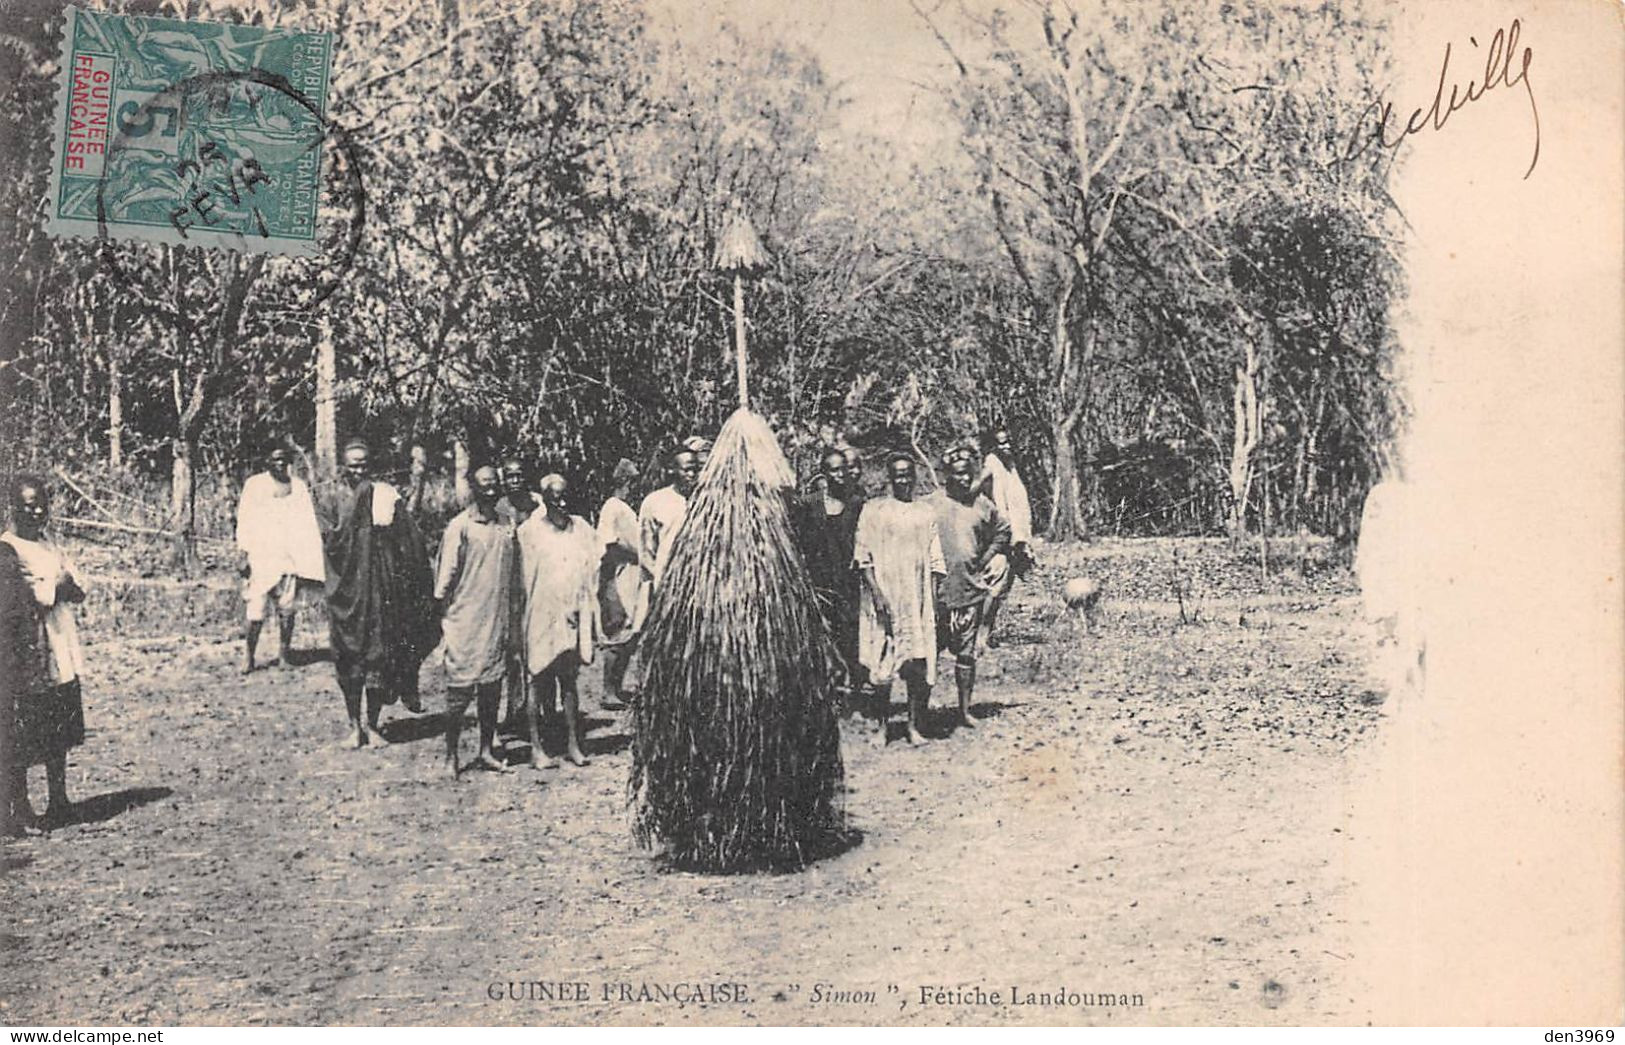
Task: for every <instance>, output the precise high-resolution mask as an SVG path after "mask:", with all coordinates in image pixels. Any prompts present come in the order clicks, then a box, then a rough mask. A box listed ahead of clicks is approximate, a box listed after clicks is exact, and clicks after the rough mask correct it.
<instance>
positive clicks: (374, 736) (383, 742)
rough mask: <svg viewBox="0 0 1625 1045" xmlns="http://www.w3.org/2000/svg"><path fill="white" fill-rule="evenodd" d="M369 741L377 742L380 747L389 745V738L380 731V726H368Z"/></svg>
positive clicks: (371, 743)
mask: <svg viewBox="0 0 1625 1045" xmlns="http://www.w3.org/2000/svg"><path fill="white" fill-rule="evenodd" d="M367 743H368V744H369V745H373V744H376V745H377V746H379V747H388V746H389V738H388V737H386V736H384V735H383V734H382V733H380V732H378V727H377V726H368V727H367Z"/></svg>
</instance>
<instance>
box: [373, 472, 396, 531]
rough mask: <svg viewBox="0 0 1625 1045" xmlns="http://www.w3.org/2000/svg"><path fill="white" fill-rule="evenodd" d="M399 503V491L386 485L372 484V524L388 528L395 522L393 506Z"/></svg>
mask: <svg viewBox="0 0 1625 1045" xmlns="http://www.w3.org/2000/svg"><path fill="white" fill-rule="evenodd" d="M400 503H401V494H400V491H399V490H397V489H395V488H394V487H393V486H391V485H389V484H388V483H379V482H375V483H373V484H372V524H373V525H374V526H388V525H389V524H390V523H392V522H394V521H395V506H396V505H398V504H400Z"/></svg>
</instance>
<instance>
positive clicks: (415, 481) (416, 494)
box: [406, 446, 429, 515]
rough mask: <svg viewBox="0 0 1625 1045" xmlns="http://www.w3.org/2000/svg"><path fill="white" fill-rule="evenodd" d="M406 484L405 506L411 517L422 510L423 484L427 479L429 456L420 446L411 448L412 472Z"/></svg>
mask: <svg viewBox="0 0 1625 1045" xmlns="http://www.w3.org/2000/svg"><path fill="white" fill-rule="evenodd" d="M409 476H410V478H409V480H408V482H407V494H406V506H407V508H409V509H410V510H411V512H412V514H413V515H416V514H417V513H418V512H420V511H422V510H423V484H424V481H425V480H426V479H427V478H428V477H429V455H428V453H426V452H425V451H424V449H423V447H421V446H413V447H412V470H411V472H410V473H409Z"/></svg>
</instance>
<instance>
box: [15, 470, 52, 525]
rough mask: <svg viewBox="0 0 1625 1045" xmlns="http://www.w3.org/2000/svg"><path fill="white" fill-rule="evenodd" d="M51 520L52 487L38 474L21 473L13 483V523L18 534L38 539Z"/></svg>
mask: <svg viewBox="0 0 1625 1045" xmlns="http://www.w3.org/2000/svg"><path fill="white" fill-rule="evenodd" d="M50 521H51V488H50V487H49V486H46V485H45V480H44V479H41V478H40V477H39V476H37V475H19V476H18V477H17V478H16V480H14V481H13V482H12V484H11V524H12V526H13V527H14V528H15V529H16V531H17V536H19V537H21V538H22V539H23V540H25V541H37V540H39V538H40V535H41V534H43V533H44V532H45V525H46V524H47V523H49V522H50Z"/></svg>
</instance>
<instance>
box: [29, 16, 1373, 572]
mask: <svg viewBox="0 0 1625 1045" xmlns="http://www.w3.org/2000/svg"><path fill="white" fill-rule="evenodd" d="M111 6H112V7H113V8H114V9H117V10H121V11H127V12H129V13H139V14H155V15H162V16H166V17H177V18H185V19H200V20H218V21H231V22H247V23H251V24H261V25H288V26H294V27H299V28H313V29H329V30H332V31H333V32H334V33H335V38H336V44H335V54H334V59H333V64H332V69H333V83H332V89H331V94H330V99H329V105H328V110H327V114H328V117H329V118H330V120H331V121H332V123H333V125H335V126H336V127H338V128H340V129H342V136H343V139H344V143H345V146H346V148H345V149H344V150H336V149H334V150H328V151H327V152H326V153H325V155H324V163H325V164H326V166H325V169H324V175H325V177H326V179H327V182H328V187H329V190H330V191H329V192H328V195H327V198H326V199H324V204H323V227H324V228H325V229H328V230H329V235H328V238H329V240H330V242H329V244H328V247H329V254H328V261H327V262H325V263H315V264H313V263H312V262H309V261H302V260H298V259H289V258H271V257H265V256H255V255H237V254H232V253H229V252H222V251H211V250H202V249H197V248H180V247H168V246H164V247H159V246H148V245H145V244H116V245H100V244H96V243H93V242H89V241H86V240H73V239H61V238H55V237H52V236H50V235H48V234H47V233H46V232H45V231H44V212H45V201H46V196H47V188H48V172H49V166H50V163H51V149H52V133H51V130H50V128H51V122H52V119H53V106H54V104H55V97H56V77H57V74H58V70H57V55H58V48H59V45H60V34H61V28H62V24H63V14H62V8H61V5H59V4H57V3H50V2H47V3H30V2H24V3H18V4H13V5H12V6H11V8H10V9H9V10H8V11H7V16H6V19H5V31H4V33H3V34H0V95H3V102H0V273H3V274H0V353H3V358H0V423H3V425H4V431H3V432H0V436H3V440H4V445H3V447H0V467H3V468H4V470H5V471H6V472H7V473H8V475H9V474H11V473H13V472H15V471H17V470H19V469H28V470H33V471H43V472H45V473H47V474H51V475H54V476H57V477H60V479H61V481H62V487H61V489H60V493H62V494H64V495H66V496H67V497H68V498H70V500H69V501H68V502H67V503H65V504H64V505H63V506H62V507H59V509H58V513H57V514H58V516H59V517H62V516H66V517H68V518H73V519H80V520H82V529H83V532H85V533H87V534H91V535H96V534H99V535H100V536H102V537H104V538H106V537H108V536H109V534H110V533H111V534H113V535H119V534H126V535H136V536H139V537H145V538H161V539H162V540H163V542H164V543H165V545H166V546H167V547H168V548H169V550H170V551H171V552H172V553H174V557H175V559H177V560H180V561H182V562H185V561H189V560H195V558H196V550H197V547H198V543H199V542H200V541H208V540H210V539H211V538H212V539H214V540H221V539H223V538H226V537H227V536H228V535H229V533H230V525H231V507H232V505H233V504H234V501H235V491H236V489H237V487H238V485H239V484H240V482H241V479H242V478H243V477H244V476H246V475H247V474H248V473H249V472H251V471H253V470H255V468H256V467H257V464H258V460H259V459H260V457H261V456H262V453H263V450H264V449H265V447H266V445H267V443H268V442H269V441H273V440H276V439H279V438H283V437H284V436H288V437H291V438H292V439H293V440H294V441H295V442H296V443H297V444H299V445H300V446H301V447H302V448H304V449H305V450H306V451H308V454H309V462H310V467H311V469H312V470H313V471H315V472H316V473H318V474H321V473H324V472H327V471H329V470H330V469H331V467H332V462H333V459H334V454H335V448H336V446H337V445H338V444H339V442H340V441H342V439H343V438H345V437H348V436H349V435H352V434H359V435H363V436H366V437H368V438H369V439H371V440H372V441H373V442H374V444H375V445H378V446H380V447H383V448H385V451H386V452H385V455H384V456H385V458H386V461H387V465H388V468H389V470H390V471H391V473H392V474H393V475H395V477H396V478H398V479H400V480H402V481H404V482H409V483H416V484H417V485H418V486H419V487H422V486H423V485H425V484H427V485H428V486H430V487H431V488H437V489H439V490H440V491H441V496H440V500H439V503H438V510H439V512H440V514H445V512H447V511H449V510H450V508H451V505H452V503H453V502H452V498H451V497H450V496H449V495H448V493H447V491H449V490H450V489H451V488H452V481H453V479H454V478H455V475H456V473H457V472H458V471H459V470H460V469H462V468H464V467H466V463H467V462H468V461H469V460H476V459H482V458H488V457H490V456H492V455H495V454H499V453H503V452H506V451H509V450H517V451H518V452H520V453H521V454H522V455H523V456H524V457H525V458H526V459H527V460H528V461H529V462H530V463H531V464H532V466H533V467H534V468H536V469H538V470H539V471H538V473H537V474H540V471H544V470H559V471H563V472H566V473H568V474H570V475H572V476H573V477H575V478H576V480H577V484H576V495H577V497H578V498H579V500H580V503H579V505H578V508H579V509H580V510H583V511H584V512H586V513H587V514H591V510H592V509H593V508H594V507H595V506H596V505H597V504H598V503H599V501H600V500H601V498H602V495H603V494H604V493H605V492H606V490H605V487H606V485H607V482H608V475H609V472H610V470H611V469H612V468H613V466H614V464H615V462H616V460H617V459H618V458H620V457H622V456H625V457H629V458H631V459H633V460H636V461H638V462H639V463H640V464H641V465H643V467H644V469H645V476H646V477H651V481H650V482H649V485H650V486H652V485H655V484H654V482H653V481H652V477H653V475H655V474H656V473H655V471H654V469H653V465H654V464H655V462H656V461H657V459H658V455H659V453H660V452H661V450H662V449H664V448H665V447H667V446H669V445H670V443H671V442H672V440H673V439H674V438H677V437H680V436H683V435H687V434H690V433H703V434H712V433H714V432H715V431H716V429H717V428H718V427H719V426H720V424H721V422H722V420H723V419H724V418H725V417H726V416H727V414H728V413H729V412H730V410H731V409H732V408H733V406H734V405H735V399H734V389H733V361H732V354H731V353H732V342H731V337H732V332H733V313H732V295H731V281H732V273H730V272H727V271H722V270H720V269H719V268H718V267H717V265H716V263H715V260H716V254H717V246H718V239H719V236H720V235H721V233H722V230H723V229H724V228H725V227H726V226H727V224H728V221H729V219H730V215H732V214H733V213H735V212H739V213H742V214H743V215H745V216H746V217H747V218H748V219H749V220H750V221H751V222H752V223H753V225H754V227H755V229H756V231H757V233H758V234H759V236H760V238H761V241H762V243H763V245H764V246H765V249H766V252H767V256H768V264H767V265H766V266H765V267H764V268H762V269H760V270H757V271H753V272H750V273H748V274H746V278H745V290H746V293H745V298H746V303H747V304H746V312H747V318H748V328H749V343H750V360H751V387H752V402H753V406H754V407H755V408H756V409H757V410H758V411H759V412H761V413H762V414H764V415H765V416H768V417H769V419H770V420H771V421H772V423H773V424H774V425H775V427H776V428H777V430H778V431H779V432H780V433H781V436H782V437H783V440H784V443H785V446H786V449H787V450H788V451H790V452H791V455H792V459H793V460H794V461H795V462H796V463H797V465H798V466H800V467H801V469H802V474H803V475H807V476H809V477H810V473H811V464H812V462H813V460H814V458H815V455H816V451H817V448H818V447H819V446H821V445H823V444H827V443H838V444H842V445H852V446H855V447H856V448H857V449H858V450H859V452H860V454H861V455H862V456H863V457H864V459H865V460H866V461H876V460H878V458H879V457H880V456H881V454H882V452H883V451H885V450H890V449H893V448H903V449H912V450H914V451H915V452H916V453H918V454H919V455H920V457H921V458H922V459H923V460H925V461H927V462H934V461H936V460H937V459H938V457H939V455H940V453H941V451H942V450H943V449H944V448H945V447H946V446H947V445H949V444H950V443H952V442H955V441H959V440H964V439H974V438H975V437H976V435H977V434H978V433H979V432H980V431H982V430H983V429H986V428H988V427H990V426H993V425H998V426H1005V427H1008V429H1009V430H1010V432H1011V434H1012V436H1013V438H1014V441H1015V444H1016V446H1017V448H1018V457H1019V464H1020V466H1021V469H1022V471H1023V474H1024V475H1025V476H1026V478H1027V482H1028V485H1029V488H1030V489H1031V490H1032V492H1033V495H1034V502H1035V517H1036V519H1037V522H1038V524H1039V529H1040V530H1041V531H1043V532H1044V533H1046V534H1047V536H1048V537H1049V538H1050V539H1053V540H1065V539H1071V538H1078V537H1086V536H1089V535H1093V534H1097V533H1114V534H1193V533H1194V534H1206V533H1224V532H1228V533H1230V534H1232V535H1233V536H1240V535H1243V534H1246V533H1259V532H1263V533H1266V534H1269V533H1283V532H1285V533H1305V532H1308V533H1317V534H1325V535H1332V536H1337V537H1345V536H1349V535H1351V533H1352V531H1353V529H1354V528H1355V526H1356V523H1357V518H1358V513H1359V509H1360V506H1361V504H1362V502H1363V499H1364V494H1365V491H1366V490H1367V489H1368V488H1369V487H1370V485H1371V484H1372V483H1373V482H1375V481H1376V479H1377V478H1378V477H1380V475H1381V474H1382V473H1383V472H1384V470H1385V469H1387V468H1388V467H1390V465H1391V462H1390V460H1389V450H1388V448H1389V447H1390V446H1391V445H1392V441H1393V437H1394V435H1395V430H1396V428H1397V427H1398V425H1399V424H1400V423H1401V420H1402V416H1403V406H1402V404H1401V403H1400V402H1399V400H1398V398H1397V391H1396V388H1397V385H1396V381H1395V375H1394V373H1393V367H1394V360H1395V358H1396V355H1397V345H1396V342H1395V337H1394V332H1393V325H1392V320H1391V312H1392V310H1393V308H1394V307H1395V303H1396V301H1397V300H1398V299H1399V297H1400V295H1401V294H1402V292H1403V285H1402V278H1401V263H1400V253H1399V245H1400V241H1401V232H1402V230H1403V228H1404V219H1403V216H1402V215H1400V214H1399V213H1398V210H1397V208H1396V207H1395V206H1394V205H1393V203H1392V201H1391V199H1390V197H1389V196H1388V191H1387V186H1388V179H1389V174H1390V172H1389V170H1388V161H1389V159H1390V154H1389V152H1388V151H1387V150H1384V149H1373V148H1363V147H1362V146H1364V145H1365V144H1367V141H1368V138H1369V133H1370V130H1369V124H1370V117H1371V114H1370V112H1369V111H1368V106H1369V104H1370V102H1371V100H1372V99H1373V98H1375V97H1376V96H1377V93H1378V91H1379V90H1380V88H1381V86H1382V83H1381V80H1382V76H1383V75H1384V69H1383V65H1382V60H1381V55H1382V53H1383V46H1382V41H1383V32H1382V26H1381V25H1380V24H1379V23H1378V21H1376V20H1374V19H1373V18H1371V17H1370V16H1368V15H1367V14H1365V13H1362V11H1361V9H1360V8H1359V7H1358V5H1347V4H1340V3H1312V2H1311V3H1269V4H1248V3H1231V2H1228V0H1199V2H1194V3H1191V2H1177V3H1176V2H1173V0H1156V2H1151V3H1145V4H1136V5H1124V9H1122V10H1111V11H1106V10H1096V9H1092V8H1089V9H1084V8H1075V7H1073V6H1072V5H1070V4H1069V3H1067V2H1066V0H1013V2H1011V3H1009V4H1008V5H1006V6H1005V7H1004V8H995V7H993V6H991V5H986V4H981V3H953V2H950V0H918V2H916V3H904V2H898V3H885V4H878V5H876V4H870V5H861V4H855V3H849V2H847V0H840V2H837V3H833V4H831V5H829V6H827V7H826V8H824V9H821V11H820V13H815V14H811V15H808V14H805V13H801V14H797V13H793V12H791V11H789V10H788V8H786V9H784V10H781V11H774V10H768V11H766V12H764V11H762V10H760V9H752V8H750V7H749V6H748V5H739V4H728V3H721V2H715V0H713V2H701V3H696V4H679V3H675V2H673V0H645V2H642V3H640V2H638V0H545V2H543V0H535V2H524V0H438V2H429V0H422V2H414V3H409V4H406V5H385V4H374V3H368V2H365V0H298V2H292V3H287V2H279V0H162V2H158V3H128V4H118V3H115V4H113V5H111ZM357 177H358V178H359V181H360V184H361V185H362V187H363V189H364V193H365V217H364V220H362V221H360V222H357V221H356V220H355V216H356V212H355V211H354V210H353V199H352V196H353V193H352V194H351V195H347V194H346V193H347V186H353V185H354V179H355V178H357ZM350 235H355V236H357V237H358V238H357V240H356V244H355V250H354V252H353V256H350V255H349V254H347V253H346V252H345V250H344V242H343V240H344V237H347V236H350ZM340 256H343V257H344V258H345V259H346V260H345V263H344V264H343V266H342V267H341V268H340V267H336V266H335V263H334V261H333V259H334V258H336V257H340ZM323 265H325V266H326V268H325V269H324V268H323V267H322V266H323ZM414 461H415V462H416V466H415V467H414V466H413V462H414Z"/></svg>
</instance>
